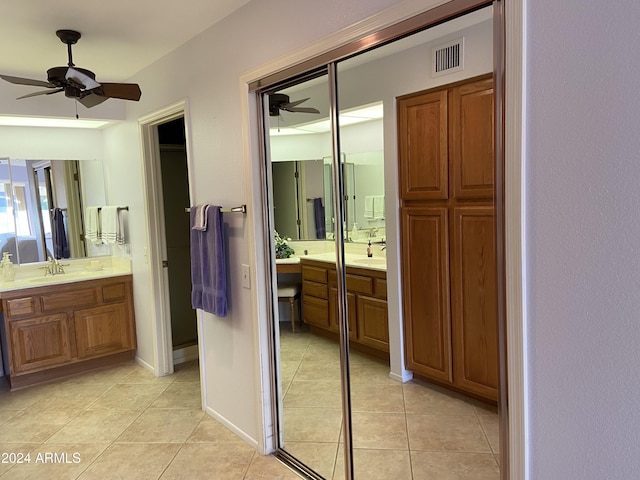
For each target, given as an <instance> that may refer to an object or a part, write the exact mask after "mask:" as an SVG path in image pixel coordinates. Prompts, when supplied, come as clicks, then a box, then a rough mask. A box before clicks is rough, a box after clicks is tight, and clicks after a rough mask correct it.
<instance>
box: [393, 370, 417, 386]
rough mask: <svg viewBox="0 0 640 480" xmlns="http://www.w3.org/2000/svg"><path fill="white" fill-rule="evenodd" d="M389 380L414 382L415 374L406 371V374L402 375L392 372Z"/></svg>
mask: <svg viewBox="0 0 640 480" xmlns="http://www.w3.org/2000/svg"><path fill="white" fill-rule="evenodd" d="M389 378H390V379H392V380H396V381H398V382H402V383H407V382H408V381H410V380H413V372H410V371H408V370H405V371H404V372H402V375H399V374H397V373H393V372H390V373H389Z"/></svg>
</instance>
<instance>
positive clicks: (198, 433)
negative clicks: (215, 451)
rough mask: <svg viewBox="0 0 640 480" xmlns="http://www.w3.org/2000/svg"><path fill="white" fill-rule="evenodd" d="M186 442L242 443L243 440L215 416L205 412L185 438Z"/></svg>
mask: <svg viewBox="0 0 640 480" xmlns="http://www.w3.org/2000/svg"><path fill="white" fill-rule="evenodd" d="M187 443H232V444H233V443H235V444H244V443H245V442H244V441H243V440H242V439H241V438H240V437H238V436H237V435H236V434H235V433H233V432H232V431H231V430H229V429H228V428H227V427H225V426H224V425H222V424H221V423H220V422H218V421H217V420H216V419H215V418H213V417H211V416H210V415H206V414H205V415H204V417H203V418H202V420H200V422H199V423H198V425H197V426H196V428H195V430H194V431H193V433H192V434H191V435H190V436H189V438H188V439H187Z"/></svg>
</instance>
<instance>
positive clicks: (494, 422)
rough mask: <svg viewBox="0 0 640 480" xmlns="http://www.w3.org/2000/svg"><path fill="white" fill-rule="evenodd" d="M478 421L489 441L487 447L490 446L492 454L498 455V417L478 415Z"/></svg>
mask: <svg viewBox="0 0 640 480" xmlns="http://www.w3.org/2000/svg"><path fill="white" fill-rule="evenodd" d="M478 420H480V426H481V427H482V430H484V433H485V435H486V436H487V440H488V441H489V445H490V446H491V451H492V452H493V453H499V452H500V421H499V419H498V415H495V414H494V415H478Z"/></svg>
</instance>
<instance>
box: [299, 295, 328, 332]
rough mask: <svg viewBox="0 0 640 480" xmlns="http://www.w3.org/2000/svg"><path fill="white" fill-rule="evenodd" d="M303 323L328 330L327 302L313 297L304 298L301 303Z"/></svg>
mask: <svg viewBox="0 0 640 480" xmlns="http://www.w3.org/2000/svg"><path fill="white" fill-rule="evenodd" d="M302 312H303V318H304V321H305V323H308V324H310V325H317V326H318V327H322V328H329V302H328V301H327V300H320V299H319V298H314V297H305V298H304V300H303V302H302Z"/></svg>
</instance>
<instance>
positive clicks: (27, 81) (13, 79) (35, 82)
mask: <svg viewBox="0 0 640 480" xmlns="http://www.w3.org/2000/svg"><path fill="white" fill-rule="evenodd" d="M0 78H2V79H3V80H6V81H7V82H10V83H15V84H16V85H32V86H34V87H48V88H55V85H53V84H51V83H49V82H45V81H43V80H33V79H31V78H22V77H12V76H11V75H0Z"/></svg>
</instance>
